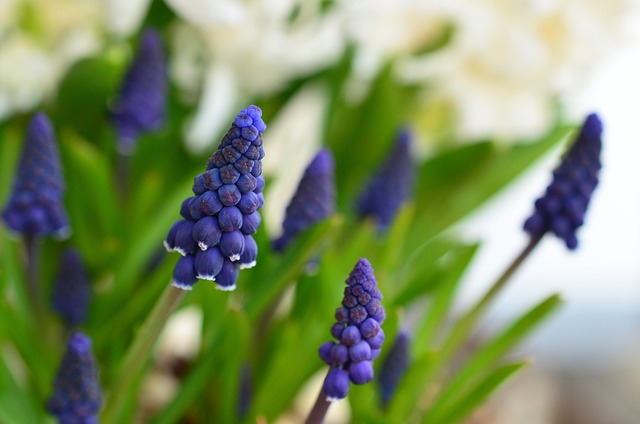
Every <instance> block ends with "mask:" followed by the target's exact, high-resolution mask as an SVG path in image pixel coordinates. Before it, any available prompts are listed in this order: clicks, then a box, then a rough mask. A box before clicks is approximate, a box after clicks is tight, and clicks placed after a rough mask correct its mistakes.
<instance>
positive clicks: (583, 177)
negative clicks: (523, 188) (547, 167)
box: [524, 114, 602, 250]
mask: <svg viewBox="0 0 640 424" xmlns="http://www.w3.org/2000/svg"><path fill="white" fill-rule="evenodd" d="M601 150H602V123H601V122H600V119H599V118H598V115H596V114H591V115H589V116H587V118H586V120H585V122H584V124H583V126H582V128H581V129H580V132H579V133H578V136H577V137H576V139H575V141H574V142H573V144H572V146H571V147H570V148H569V150H568V151H567V153H566V154H565V156H564V158H563V159H562V162H561V163H560V165H559V166H558V167H557V168H556V169H555V171H553V180H552V181H551V184H549V186H548V187H547V190H546V192H545V193H544V195H543V196H542V197H540V198H539V199H538V200H536V202H535V210H534V212H533V214H532V215H531V216H530V217H529V218H528V219H527V220H526V221H525V223H524V229H525V231H526V232H527V233H529V234H530V235H531V236H532V237H541V236H542V235H543V234H545V233H546V232H552V233H554V234H555V235H556V236H558V237H559V238H561V239H562V240H564V242H565V244H566V245H567V248H569V249H571V250H573V249H575V248H576V247H577V246H578V239H577V237H576V230H577V229H578V228H579V227H580V226H582V224H583V223H584V218H585V214H586V212H587V208H588V206H589V202H590V200H591V196H592V194H593V191H594V190H595V188H596V186H597V185H598V172H599V171H600V168H601V163H600V152H601Z"/></svg>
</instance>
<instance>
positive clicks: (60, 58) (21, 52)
mask: <svg viewBox="0 0 640 424" xmlns="http://www.w3.org/2000/svg"><path fill="white" fill-rule="evenodd" d="M147 6H148V0H135V1H131V0H130V1H123V0H109V1H102V0H56V1H50V0H0V63H2V66H0V120H1V119H4V118H6V117H8V116H10V115H11V114H12V113H14V112H26V111H29V110H31V109H33V108H35V107H37V106H38V105H39V104H40V103H41V102H42V101H43V100H44V99H45V98H46V97H47V96H49V95H52V94H53V93H54V92H55V90H56V88H57V86H58V84H59V82H60V80H61V79H62V78H63V77H64V75H65V73H66V72H67V70H68V69H69V68H70V67H71V66H72V65H73V64H74V63H75V62H77V61H78V60H80V59H83V58H85V57H89V56H91V55H93V54H96V53H97V52H99V51H100V49H101V48H102V47H103V43H104V39H105V31H112V32H114V33H117V34H118V35H127V34H129V33H131V32H132V31H134V30H135V29H136V28H135V26H136V25H138V24H139V23H140V20H141V19H142V17H143V15H144V13H145V10H146V7H147ZM107 12H110V14H109V13H107ZM115 15H117V16H115Z"/></svg>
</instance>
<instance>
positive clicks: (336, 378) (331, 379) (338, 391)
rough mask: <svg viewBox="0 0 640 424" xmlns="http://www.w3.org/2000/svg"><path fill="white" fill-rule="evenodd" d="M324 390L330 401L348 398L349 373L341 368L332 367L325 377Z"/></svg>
mask: <svg viewBox="0 0 640 424" xmlns="http://www.w3.org/2000/svg"><path fill="white" fill-rule="evenodd" d="M322 391H324V394H325V395H326V396H327V401H329V402H334V401H336V400H340V399H344V398H346V397H347V394H348V393H349V375H348V374H347V372H346V371H345V370H343V369H340V368H331V369H330V370H329V373H328V374H327V377H326V378H325V379H324V384H323V386H322Z"/></svg>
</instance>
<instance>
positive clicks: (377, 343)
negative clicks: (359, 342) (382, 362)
mask: <svg viewBox="0 0 640 424" xmlns="http://www.w3.org/2000/svg"><path fill="white" fill-rule="evenodd" d="M367 343H369V346H371V349H380V348H381V347H382V344H383V343H384V331H382V328H381V329H380V330H379V331H378V334H376V335H375V336H373V337H371V338H370V339H367Z"/></svg>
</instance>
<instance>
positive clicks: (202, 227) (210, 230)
mask: <svg viewBox="0 0 640 424" xmlns="http://www.w3.org/2000/svg"><path fill="white" fill-rule="evenodd" d="M191 235H192V237H193V239H194V241H195V242H196V243H198V247H199V248H200V250H207V249H208V248H210V247H212V246H216V245H217V244H218V243H219V242H220V237H221V236H222V231H221V230H220V226H219V224H218V220H217V219H216V218H215V217H213V216H205V217H202V218H200V219H199V220H198V222H196V223H195V224H194V225H193V230H192V233H191Z"/></svg>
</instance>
